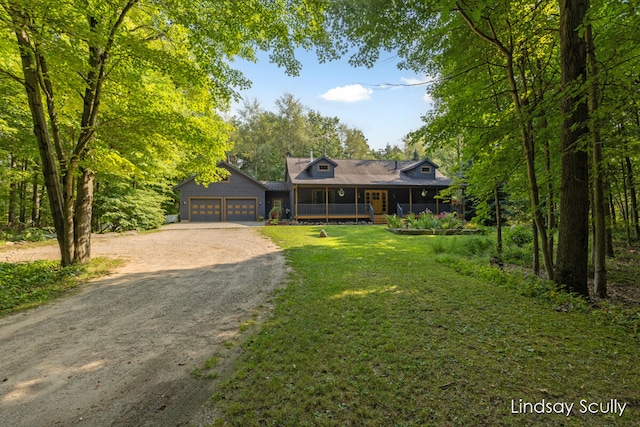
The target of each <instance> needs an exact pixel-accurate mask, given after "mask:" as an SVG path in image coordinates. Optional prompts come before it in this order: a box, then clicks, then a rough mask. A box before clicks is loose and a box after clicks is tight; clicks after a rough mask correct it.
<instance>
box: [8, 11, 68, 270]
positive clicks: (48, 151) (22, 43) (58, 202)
mask: <svg viewBox="0 0 640 427" xmlns="http://www.w3.org/2000/svg"><path fill="white" fill-rule="evenodd" d="M12 12H13V13H12V19H13V23H14V28H15V34H16V38H17V40H18V46H19V49H20V59H21V61H22V71H23V74H24V87H25V90H26V92H27V99H28V101H29V109H30V110H31V117H32V119H33V131H34V133H35V136H36V141H37V142H38V149H39V151H40V159H41V161H42V173H43V176H44V182H45V186H46V188H47V196H48V198H49V204H50V206H51V215H52V217H53V224H54V227H55V230H56V237H57V239H58V246H59V247H60V253H61V260H60V261H61V263H62V265H69V264H71V262H72V261H73V259H72V256H71V254H70V253H69V251H68V250H67V248H66V246H65V238H64V236H65V233H66V229H67V227H65V221H64V200H63V194H62V186H61V181H60V175H59V173H58V162H57V160H56V158H55V151H54V147H53V144H52V141H51V137H50V134H49V129H48V127H47V120H46V117H45V111H44V105H43V104H42V93H41V92H40V85H39V82H38V80H39V78H38V74H37V67H36V64H35V60H34V57H33V49H32V46H31V41H30V38H29V33H28V31H27V27H28V25H27V22H28V20H27V18H26V17H24V16H23V15H22V14H21V13H19V12H17V11H12Z"/></svg>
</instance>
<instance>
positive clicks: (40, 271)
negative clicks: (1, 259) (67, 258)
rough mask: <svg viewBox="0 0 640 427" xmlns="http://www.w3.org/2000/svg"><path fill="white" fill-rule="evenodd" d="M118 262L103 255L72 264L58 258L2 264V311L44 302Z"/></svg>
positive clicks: (103, 271)
mask: <svg viewBox="0 0 640 427" xmlns="http://www.w3.org/2000/svg"><path fill="white" fill-rule="evenodd" d="M118 264H119V262H118V261H114V260H107V259H103V258H96V259H94V260H93V261H92V262H91V264H83V265H73V266H69V267H61V266H60V263H59V262H55V261H34V262H25V263H0V314H5V313H8V312H10V311H13V310H17V309H21V308H26V307H33V306H36V305H39V304H42V303H44V302H46V301H48V300H49V299H51V298H54V297H56V296H59V295H61V294H62V293H63V292H65V291H67V290H69V289H72V288H74V287H76V286H79V285H81V284H82V283H84V282H85V281H86V280H88V279H90V278H94V277H98V276H102V275H104V274H107V273H108V272H109V271H111V270H112V269H113V268H114V267H115V266H116V265H118Z"/></svg>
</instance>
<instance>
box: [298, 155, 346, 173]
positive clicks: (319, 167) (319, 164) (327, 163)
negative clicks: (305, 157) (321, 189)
mask: <svg viewBox="0 0 640 427" xmlns="http://www.w3.org/2000/svg"><path fill="white" fill-rule="evenodd" d="M336 166H338V164H337V163H336V162H334V161H333V160H331V159H329V158H328V157H326V156H322V157H320V158H319V159H316V160H314V161H312V162H309V164H308V165H307V167H306V168H305V170H306V171H307V173H308V174H309V176H310V177H311V178H333V177H334V176H335V169H336Z"/></svg>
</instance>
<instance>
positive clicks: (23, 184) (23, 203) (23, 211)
mask: <svg viewBox="0 0 640 427" xmlns="http://www.w3.org/2000/svg"><path fill="white" fill-rule="evenodd" d="M28 166H29V165H28V163H27V161H26V160H24V161H23V162H22V174H21V175H20V185H19V186H18V188H19V197H20V203H19V205H20V223H21V224H26V223H27V180H26V179H25V178H24V177H25V176H26V172H27V168H28Z"/></svg>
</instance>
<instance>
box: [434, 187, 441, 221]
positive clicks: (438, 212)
mask: <svg viewBox="0 0 640 427" xmlns="http://www.w3.org/2000/svg"><path fill="white" fill-rule="evenodd" d="M436 195H437V196H439V195H440V190H438V191H436ZM435 199H436V215H439V214H440V206H439V204H438V200H440V199H439V198H437V197H436V198H435Z"/></svg>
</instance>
